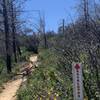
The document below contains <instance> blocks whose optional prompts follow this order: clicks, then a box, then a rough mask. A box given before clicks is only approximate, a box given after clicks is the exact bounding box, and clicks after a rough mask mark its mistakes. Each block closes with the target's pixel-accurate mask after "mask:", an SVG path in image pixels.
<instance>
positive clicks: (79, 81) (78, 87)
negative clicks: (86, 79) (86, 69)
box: [72, 63, 83, 100]
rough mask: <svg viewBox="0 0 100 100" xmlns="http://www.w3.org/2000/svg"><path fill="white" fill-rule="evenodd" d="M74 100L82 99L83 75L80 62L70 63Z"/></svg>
mask: <svg viewBox="0 0 100 100" xmlns="http://www.w3.org/2000/svg"><path fill="white" fill-rule="evenodd" d="M72 74H73V96H74V100H83V75H82V65H81V63H73V64H72Z"/></svg>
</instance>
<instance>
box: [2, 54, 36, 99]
mask: <svg viewBox="0 0 100 100" xmlns="http://www.w3.org/2000/svg"><path fill="white" fill-rule="evenodd" d="M36 62H37V56H33V55H32V56H31V57H30V58H29V66H28V67H31V66H32V65H35V63H36ZM22 82H23V79H22V76H20V77H19V78H18V79H16V80H12V81H9V82H7V83H6V84H5V85H4V90H3V91H2V93H0V100H16V93H17V90H18V89H19V88H20V86H21V84H22Z"/></svg>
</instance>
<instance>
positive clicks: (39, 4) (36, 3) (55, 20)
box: [24, 0, 78, 31]
mask: <svg viewBox="0 0 100 100" xmlns="http://www.w3.org/2000/svg"><path fill="white" fill-rule="evenodd" d="M77 1H78V0H29V1H28V2H27V3H26V4H25V9H26V10H40V11H41V13H45V20H46V31H48V30H54V31H57V28H58V26H59V24H61V22H62V19H63V18H65V19H66V23H69V22H70V17H69V14H70V15H71V16H72V18H73V19H75V18H76V16H77V14H76V8H75V7H76V5H77ZM37 16H38V13H36V12H29V13H27V14H26V15H24V18H26V19H27V18H30V19H31V20H32V22H34V23H36V24H37V21H36V19H37V18H36V17H37Z"/></svg>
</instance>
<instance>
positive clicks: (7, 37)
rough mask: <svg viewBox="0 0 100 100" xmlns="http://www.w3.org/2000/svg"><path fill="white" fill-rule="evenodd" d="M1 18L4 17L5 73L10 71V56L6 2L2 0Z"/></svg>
mask: <svg viewBox="0 0 100 100" xmlns="http://www.w3.org/2000/svg"><path fill="white" fill-rule="evenodd" d="M3 17H4V30H5V46H6V66H7V72H8V73H10V72H11V71H12V70H11V54H10V34H9V33H10V32H9V23H8V12H7V0H3Z"/></svg>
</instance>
